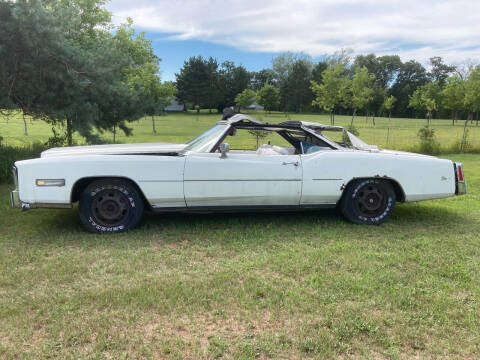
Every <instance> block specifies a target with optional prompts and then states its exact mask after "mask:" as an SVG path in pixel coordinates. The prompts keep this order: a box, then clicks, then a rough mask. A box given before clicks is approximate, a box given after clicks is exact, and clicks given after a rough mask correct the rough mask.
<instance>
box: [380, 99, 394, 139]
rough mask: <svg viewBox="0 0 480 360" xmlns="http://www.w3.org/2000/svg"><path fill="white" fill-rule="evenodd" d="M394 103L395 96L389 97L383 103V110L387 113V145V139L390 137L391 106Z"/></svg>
mask: <svg viewBox="0 0 480 360" xmlns="http://www.w3.org/2000/svg"><path fill="white" fill-rule="evenodd" d="M395 101H397V99H395V96H392V95H390V96H389V97H388V98H386V99H385V101H384V102H383V108H384V109H385V110H386V111H387V112H388V125H387V144H388V139H389V137H390V120H391V118H392V109H393V105H394V104H395Z"/></svg>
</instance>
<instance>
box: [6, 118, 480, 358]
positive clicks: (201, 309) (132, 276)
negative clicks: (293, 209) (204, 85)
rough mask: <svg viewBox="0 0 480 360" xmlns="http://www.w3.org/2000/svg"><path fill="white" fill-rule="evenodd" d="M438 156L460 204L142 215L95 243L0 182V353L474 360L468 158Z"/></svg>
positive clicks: (477, 308)
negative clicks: (448, 162)
mask: <svg viewBox="0 0 480 360" xmlns="http://www.w3.org/2000/svg"><path fill="white" fill-rule="evenodd" d="M207 119H208V120H207ZM179 121H180V120H179ZM189 121H190V122H191V123H193V122H194V121H196V120H195V119H193V120H189ZM199 121H200V122H201V125H200V124H199V126H198V128H201V127H203V126H205V127H207V125H209V124H208V123H209V122H213V121H214V120H213V118H209V117H205V119H203V118H202V119H201V120H199ZM191 123H190V124H191ZM160 129H162V130H165V129H163V128H162V126H159V130H160ZM162 130H160V133H162ZM170 131H171V132H170V133H169V135H168V136H169V137H172V138H175V137H178V138H183V137H186V136H187V135H190V134H185V135H181V134H180V133H175V132H173V131H174V130H173V127H171V130H170ZM186 132H190V130H186ZM192 135H193V131H192ZM158 138H163V135H162V136H160V135H159V136H158ZM162 140H163V139H162ZM449 158H452V159H454V160H457V161H462V162H463V163H464V167H465V175H466V179H467V181H468V190H469V194H468V195H467V196H462V197H455V198H450V199H445V200H436V201H430V202H422V203H413V204H401V205H399V206H398V207H397V208H396V210H395V213H394V215H393V217H392V219H390V220H389V221H388V222H387V223H385V224H384V225H382V226H357V225H353V224H350V223H347V222H345V221H344V220H343V219H342V218H340V217H338V215H337V214H336V212H335V211H315V212H304V213H271V214H228V215H227V214H217V215H153V214H147V215H146V216H145V218H144V220H143V223H142V226H141V227H140V228H139V229H138V230H135V231H132V232H130V233H127V234H120V235H113V236H109V235H107V236H101V235H94V234H88V233H85V232H84V231H83V230H82V228H81V225H80V222H79V219H78V217H77V211H76V209H74V210H32V211H29V212H26V213H21V212H19V211H18V210H11V209H10V208H9V201H8V190H9V186H7V185H0V358H7V359H9V358H17V359H32V358H62V359H63V358H71V359H77V358H112V359H126V358H130V359H136V358H159V359H183V358H188V359H214V358H226V359H277V358H283V359H300V358H375V359H377V358H391V359H397V358H398V359H407V358H421V359H423V358H427V359H430V358H447V357H448V358H458V359H474V358H478V357H480V330H479V327H480V305H479V296H480V236H479V234H480V155H451V156H449Z"/></svg>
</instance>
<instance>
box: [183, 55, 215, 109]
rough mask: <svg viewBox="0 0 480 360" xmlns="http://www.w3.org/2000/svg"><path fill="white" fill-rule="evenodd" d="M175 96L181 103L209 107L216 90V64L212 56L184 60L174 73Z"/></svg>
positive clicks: (213, 99)
mask: <svg viewBox="0 0 480 360" xmlns="http://www.w3.org/2000/svg"><path fill="white" fill-rule="evenodd" d="M175 77H176V86H177V90H178V93H177V98H178V99H179V100H180V101H182V102H183V103H188V104H191V105H192V106H193V107H195V106H196V105H198V108H197V113H198V112H200V108H209V109H211V107H212V105H213V103H214V101H215V98H216V96H217V94H218V93H217V91H218V86H217V82H218V64H217V61H216V60H215V59H213V58H211V57H210V58H209V59H204V58H203V57H201V56H198V57H191V58H189V59H188V60H187V61H185V62H184V64H183V67H182V69H180V72H179V73H178V74H175Z"/></svg>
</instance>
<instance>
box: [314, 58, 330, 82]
mask: <svg viewBox="0 0 480 360" xmlns="http://www.w3.org/2000/svg"><path fill="white" fill-rule="evenodd" d="M327 67H328V64H327V63H326V62H325V61H319V62H318V63H316V64H315V65H314V66H313V69H312V80H313V81H315V82H316V83H317V84H320V83H321V82H322V74H323V72H324V71H325V70H326V69H327Z"/></svg>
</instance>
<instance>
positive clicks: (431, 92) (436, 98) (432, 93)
mask: <svg viewBox="0 0 480 360" xmlns="http://www.w3.org/2000/svg"><path fill="white" fill-rule="evenodd" d="M409 98H410V102H409V104H408V106H409V107H412V108H414V109H416V110H423V111H426V113H427V124H428V125H430V122H431V119H432V112H433V111H436V110H437V109H438V105H439V104H440V102H441V89H440V85H438V83H437V82H430V83H427V84H425V85H422V86H420V87H419V88H418V89H417V90H415V91H414V93H413V94H412V95H410V96H409Z"/></svg>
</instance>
